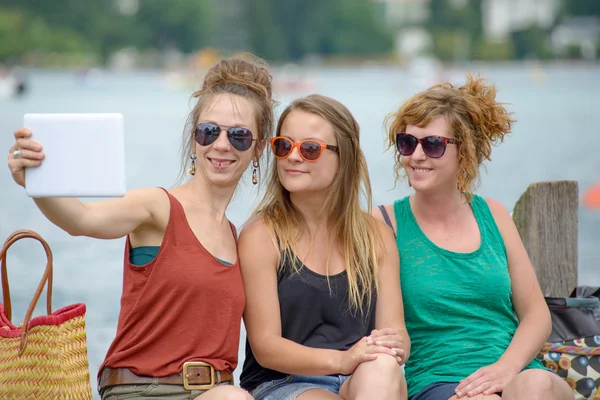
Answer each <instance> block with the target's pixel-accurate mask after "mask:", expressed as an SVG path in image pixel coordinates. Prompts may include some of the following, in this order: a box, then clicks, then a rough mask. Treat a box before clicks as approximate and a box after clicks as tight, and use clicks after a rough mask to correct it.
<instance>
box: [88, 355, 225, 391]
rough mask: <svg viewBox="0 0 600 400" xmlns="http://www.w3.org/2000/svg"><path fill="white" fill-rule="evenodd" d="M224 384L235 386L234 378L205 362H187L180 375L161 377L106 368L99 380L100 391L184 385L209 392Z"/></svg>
mask: <svg viewBox="0 0 600 400" xmlns="http://www.w3.org/2000/svg"><path fill="white" fill-rule="evenodd" d="M223 382H230V383H231V384H233V376H232V375H231V373H230V372H227V371H216V370H215V369H214V368H213V366H212V365H210V364H208V363H204V362H200V361H197V362H194V361H193V362H186V363H185V364H183V370H182V371H181V372H180V373H178V374H173V375H169V376H161V377H151V376H141V375H136V374H134V373H133V372H132V371H131V370H129V369H127V368H108V367H105V368H104V369H103V370H102V373H101V374H100V378H98V390H102V389H103V388H105V387H107V386H116V385H151V384H159V385H183V387H184V388H186V389H188V390H208V389H212V388H213V387H214V386H215V385H218V384H220V383H223Z"/></svg>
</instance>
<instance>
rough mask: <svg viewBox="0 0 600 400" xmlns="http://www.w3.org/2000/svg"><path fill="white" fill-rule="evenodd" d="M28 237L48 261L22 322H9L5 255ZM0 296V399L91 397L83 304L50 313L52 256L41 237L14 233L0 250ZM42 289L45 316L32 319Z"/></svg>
mask: <svg viewBox="0 0 600 400" xmlns="http://www.w3.org/2000/svg"><path fill="white" fill-rule="evenodd" d="M24 238H33V239H36V240H37V241H39V242H40V243H41V244H42V245H43V246H44V249H45V250H46V256H47V258H48V263H47V264H46V270H45V272H44V275H43V277H42V280H41V282H40V284H39V286H38V288H37V290H36V292H35V294H34V296H33V299H32V301H31V304H30V305H29V309H28V310H27V314H26V315H25V321H24V322H23V324H22V325H21V326H19V327H17V326H15V325H13V324H12V323H11V304H10V291H9V288H8V273H7V270H6V252H7V251H8V248H9V247H10V246H11V245H12V244H13V243H15V242H16V241H18V240H20V239H24ZM0 260H1V261H2V270H1V273H2V295H3V299H4V304H0V399H11V400H12V399H44V400H63V399H69V400H71V399H73V400H75V399H91V398H92V390H91V384H90V376H89V367H88V359H87V346H86V333H85V319H84V317H85V305H84V304H73V305H70V306H67V307H64V308H61V309H60V310H57V311H55V312H52V252H51V250H50V247H49V246H48V243H46V241H45V240H44V239H42V237H41V236H40V235H38V234H37V233H35V232H33V231H29V230H20V231H17V232H15V233H13V234H12V235H11V236H10V237H9V238H8V239H7V240H6V242H5V243H4V246H3V248H2V251H1V252H0ZM46 285H47V286H48V290H47V295H48V296H47V304H46V310H47V315H45V316H40V317H35V318H33V319H31V316H32V314H33V310H34V308H35V306H36V304H37V302H38V299H39V298H40V295H41V294H42V291H43V289H44V286H46Z"/></svg>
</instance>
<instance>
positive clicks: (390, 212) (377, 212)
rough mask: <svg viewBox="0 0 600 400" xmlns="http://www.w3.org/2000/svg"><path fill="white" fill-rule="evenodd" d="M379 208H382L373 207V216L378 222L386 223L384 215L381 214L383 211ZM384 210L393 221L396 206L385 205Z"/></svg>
mask: <svg viewBox="0 0 600 400" xmlns="http://www.w3.org/2000/svg"><path fill="white" fill-rule="evenodd" d="M379 207H380V206H376V207H373V208H372V209H371V215H372V216H374V217H375V218H377V219H378V220H380V221H382V222H385V218H384V217H383V213H382V212H381V209H380V208H379ZM383 208H384V209H385V211H387V213H388V215H389V216H390V219H393V218H392V216H393V215H394V205H393V204H384V205H383Z"/></svg>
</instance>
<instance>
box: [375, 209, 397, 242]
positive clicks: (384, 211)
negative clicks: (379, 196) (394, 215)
mask: <svg viewBox="0 0 600 400" xmlns="http://www.w3.org/2000/svg"><path fill="white" fill-rule="evenodd" d="M377 207H378V208H379V211H381V215H383V219H384V221H385V223H386V224H388V225H389V227H390V228H392V232H394V225H392V220H391V219H390V215H389V214H388V212H387V210H386V209H385V207H384V206H377ZM394 237H396V232H394Z"/></svg>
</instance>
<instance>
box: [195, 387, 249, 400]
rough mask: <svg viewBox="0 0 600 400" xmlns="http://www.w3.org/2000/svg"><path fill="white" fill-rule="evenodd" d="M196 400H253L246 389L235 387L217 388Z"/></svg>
mask: <svg viewBox="0 0 600 400" xmlns="http://www.w3.org/2000/svg"><path fill="white" fill-rule="evenodd" d="M194 400H253V398H252V396H250V394H249V393H248V392H246V391H245V390H244V389H240V388H237V387H235V386H217V387H215V388H214V389H211V390H209V391H208V392H206V393H203V394H201V395H200V396H198V397H196V398H195V399H194Z"/></svg>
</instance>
